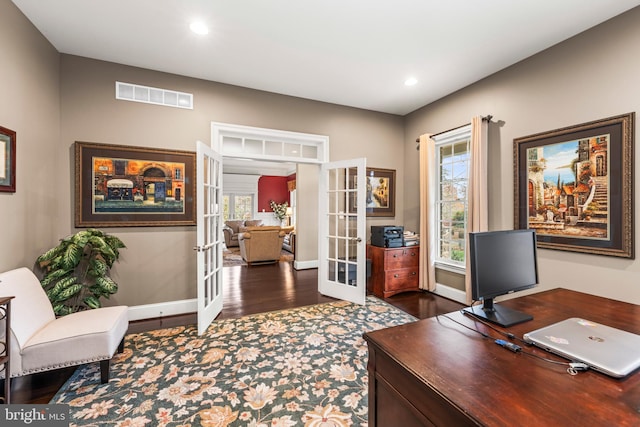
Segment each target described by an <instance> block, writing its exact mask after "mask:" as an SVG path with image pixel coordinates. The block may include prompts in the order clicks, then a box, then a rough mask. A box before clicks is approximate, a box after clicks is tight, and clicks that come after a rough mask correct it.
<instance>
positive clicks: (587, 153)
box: [514, 113, 635, 258]
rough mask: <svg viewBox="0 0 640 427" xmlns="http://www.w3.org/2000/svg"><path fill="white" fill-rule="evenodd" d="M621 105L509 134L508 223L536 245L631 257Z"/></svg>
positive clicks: (628, 168) (628, 143)
mask: <svg viewBox="0 0 640 427" xmlns="http://www.w3.org/2000/svg"><path fill="white" fill-rule="evenodd" d="M634 119H635V114H634V113H629V114H624V115H620V116H615V117H610V118H606V119H601V120H596V121H592V122H588V123H583V124H580V125H576V126H571V127H566V128H562V129H556V130H553V131H549V132H543V133H538V134H535V135H530V136H525V137H521V138H516V139H514V193H515V194H514V201H515V206H514V223H515V228H517V229H518V228H520V229H523V228H533V229H535V230H536V235H537V241H538V247H540V248H547V249H558V250H565V251H573V252H582V253H590V254H598V255H609V256H616V257H623V258H634V245H633V166H632V161H633V144H634Z"/></svg>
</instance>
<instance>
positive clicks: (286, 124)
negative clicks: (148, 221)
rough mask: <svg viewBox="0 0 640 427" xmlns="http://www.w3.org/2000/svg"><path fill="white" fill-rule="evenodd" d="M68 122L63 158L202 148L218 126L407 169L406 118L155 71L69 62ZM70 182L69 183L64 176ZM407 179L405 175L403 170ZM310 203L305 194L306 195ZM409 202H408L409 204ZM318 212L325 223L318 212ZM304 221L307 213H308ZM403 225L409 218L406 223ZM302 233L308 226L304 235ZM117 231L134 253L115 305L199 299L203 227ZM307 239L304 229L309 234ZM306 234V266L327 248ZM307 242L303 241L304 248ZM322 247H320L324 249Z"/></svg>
mask: <svg viewBox="0 0 640 427" xmlns="http://www.w3.org/2000/svg"><path fill="white" fill-rule="evenodd" d="M61 58H62V59H61V97H62V103H61V105H62V120H61V123H62V125H61V128H62V132H61V138H60V146H59V148H60V150H62V151H67V152H69V151H70V150H71V147H72V145H73V143H74V141H90V142H100V143H111V144H123V145H135V146H143V147H160V148H172V149H180V150H195V141H196V140H201V141H205V142H209V141H210V138H211V136H210V123H211V121H216V122H224V123H234V124H241V125H247V126H257V127H265V128H272V129H283V130H289V131H296V132H305V133H315V134H322V135H328V136H329V137H330V156H331V159H332V160H340V159H347V158H351V157H368V158H369V159H370V163H371V164H372V165H375V166H377V167H386V168H391V169H397V170H399V171H401V169H402V166H403V162H404V158H403V155H402V152H401V151H399V150H398V149H397V147H399V146H400V147H401V146H402V137H403V120H402V118H401V117H399V116H393V115H388V114H381V113H374V112H369V111H362V110H357V109H353V108H348V107H341V106H336V105H330V104H326V103H320V102H315V101H308V100H303V99H299V98H293V97H287V96H281V95H276V94H271V93H265V92H260V91H255V90H251V89H245V88H240V87H235V86H229V85H224V84H219V83H213V82H208V81H203V80H197V79H192V78H187V77H181V76H176V75H171V74H165V73H159V72H153V71H149V70H143V69H139V68H134V67H128V66H124V65H119V64H113V63H107V62H102V61H96V60H91V59H87V58H81V57H76V56H69V55H62V57H61ZM115 81H123V82H129V83H137V84H142V85H146V86H153V87H160V88H165V89H171V90H177V91H182V92H189V93H193V94H194V106H195V107H194V109H193V110H180V109H175V108H169V107H161V106H156V105H149V104H140V103H134V102H127V101H118V100H116V99H115V96H114V91H115ZM71 167H72V163H71V158H68V159H66V162H65V163H64V164H63V166H62V167H61V168H60V169H61V171H64V172H63V173H62V172H61V176H59V177H58V178H59V179H60V180H61V181H62V182H65V189H66V191H64V192H62V194H60V198H61V204H62V207H63V208H62V212H61V214H60V215H59V216H58V218H57V219H56V224H55V228H56V229H57V230H59V232H60V233H65V232H69V231H71V230H72V227H73V223H72V218H73V195H72V191H71V189H72V184H73V182H72V180H71V179H70V174H69V172H68V170H70V169H71ZM62 175H64V176H62ZM400 176H402V173H401V172H400ZM299 197H300V204H299V207H301V208H302V209H303V210H304V209H305V208H304V207H305V206H307V207H310V206H312V205H311V203H306V204H303V203H302V199H303V198H304V195H302V194H300V193H299ZM399 199H400V200H399V203H400V204H402V197H401V196H400V197H399ZM308 214H310V215H313V218H314V223H312V225H314V224H315V220H316V219H317V209H312V210H310V211H309V212H308ZM299 215H300V217H299V221H303V219H302V218H303V216H304V217H306V216H307V215H305V212H299ZM396 220H397V221H402V211H401V210H400V211H399V215H398V217H397V219H396ZM301 228H302V227H301ZM108 231H110V232H112V233H113V234H116V235H117V236H118V237H120V238H121V239H122V240H123V241H124V242H125V244H126V245H127V246H128V248H127V249H126V250H123V251H122V258H121V262H120V263H118V264H117V265H116V267H115V269H114V271H113V273H114V275H115V279H116V281H117V282H118V284H119V285H120V289H119V291H118V293H117V294H116V295H115V296H114V297H112V302H113V303H124V304H128V305H141V304H151V303H159V302H166V301H174V300H183V299H190V298H194V297H195V296H196V289H195V282H196V276H195V272H196V265H195V254H194V252H193V251H192V247H193V246H194V245H195V227H178V228H171V227H164V228H114V229H109V230H108ZM301 231H302V230H301ZM306 231H311V230H305V231H303V233H302V234H301V235H300V236H299V245H300V246H298V253H299V255H300V256H301V258H300V260H306V259H309V257H312V256H313V255H312V254H313V251H314V250H315V248H316V247H317V240H314V239H312V238H309V237H308V235H307V233H306ZM297 243H298V242H297ZM314 245H315V246H314Z"/></svg>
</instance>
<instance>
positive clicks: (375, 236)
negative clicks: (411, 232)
mask: <svg viewBox="0 0 640 427" xmlns="http://www.w3.org/2000/svg"><path fill="white" fill-rule="evenodd" d="M371 245H373V246H379V247H381V248H401V247H402V246H404V227H403V226H396V225H372V226H371Z"/></svg>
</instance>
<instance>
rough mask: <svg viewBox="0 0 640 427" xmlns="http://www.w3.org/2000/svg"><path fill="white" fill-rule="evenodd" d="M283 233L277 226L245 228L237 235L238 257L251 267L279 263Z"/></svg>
mask: <svg viewBox="0 0 640 427" xmlns="http://www.w3.org/2000/svg"><path fill="white" fill-rule="evenodd" d="M284 236H285V232H284V230H282V229H281V228H280V227H278V226H271V225H265V226H260V227H246V228H245V230H244V231H243V232H241V233H239V234H238V243H239V244H240V255H241V256H242V259H243V260H244V261H245V262H246V263H247V265H249V266H251V265H252V264H267V263H276V262H278V261H280V255H281V252H282V242H283V240H284Z"/></svg>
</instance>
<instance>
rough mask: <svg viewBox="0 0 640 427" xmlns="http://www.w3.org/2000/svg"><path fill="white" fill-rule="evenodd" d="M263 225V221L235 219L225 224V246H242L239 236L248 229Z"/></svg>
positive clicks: (223, 230) (223, 229)
mask: <svg viewBox="0 0 640 427" xmlns="http://www.w3.org/2000/svg"><path fill="white" fill-rule="evenodd" d="M261 225H262V220H261V219H247V220H244V219H234V220H229V221H225V222H224V227H223V228H222V232H223V233H224V244H225V245H226V246H227V248H230V247H232V246H240V244H239V243H238V234H239V233H241V232H242V231H244V230H245V229H246V227H257V226H261Z"/></svg>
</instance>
